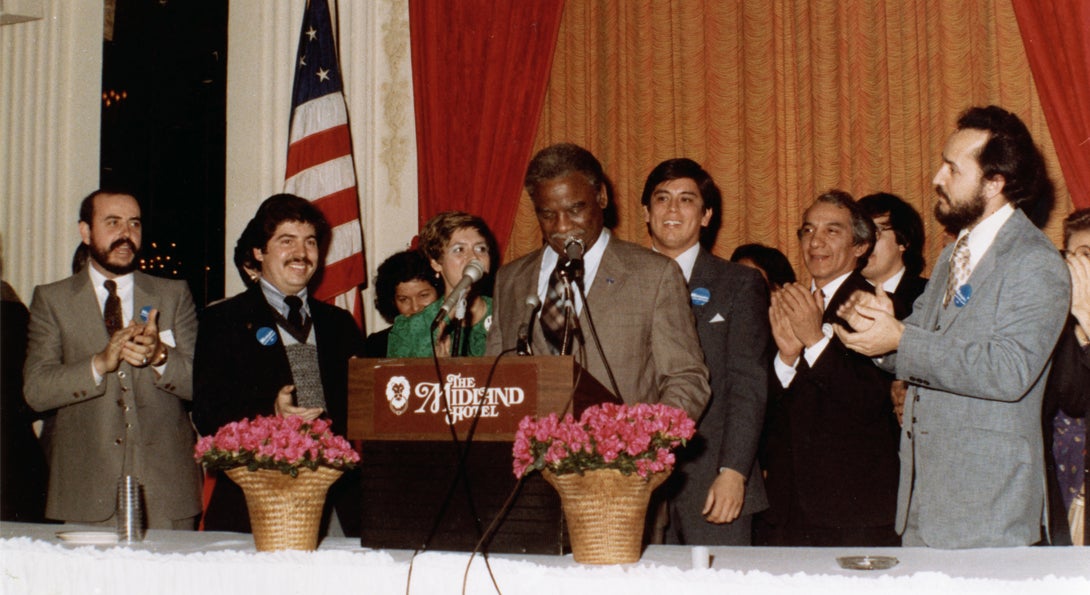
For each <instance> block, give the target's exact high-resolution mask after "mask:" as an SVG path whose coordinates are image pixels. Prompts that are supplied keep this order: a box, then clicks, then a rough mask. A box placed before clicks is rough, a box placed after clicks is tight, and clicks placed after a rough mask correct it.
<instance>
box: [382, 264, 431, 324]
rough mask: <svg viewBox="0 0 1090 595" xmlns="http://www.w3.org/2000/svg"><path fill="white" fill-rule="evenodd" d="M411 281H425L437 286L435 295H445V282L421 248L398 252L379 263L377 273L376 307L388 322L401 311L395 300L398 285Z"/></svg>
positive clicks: (391, 321) (391, 322)
mask: <svg viewBox="0 0 1090 595" xmlns="http://www.w3.org/2000/svg"><path fill="white" fill-rule="evenodd" d="M410 281H424V282H425V283H428V284H430V285H431V286H432V287H434V288H435V295H443V282H442V281H440V280H439V279H438V278H437V277H436V276H435V271H433V270H432V268H431V265H430V264H428V259H427V258H426V257H425V256H424V255H423V254H422V253H421V252H420V251H419V250H405V251H403V252H397V253H395V254H393V255H391V256H390V257H389V258H387V259H386V260H384V261H382V264H380V265H378V272H377V274H376V275H375V308H377V309H378V312H379V314H381V315H382V317H383V318H385V319H386V322H389V323H390V324H393V322H394V319H395V318H397V315H398V313H399V312H398V310H397V303H396V302H395V300H394V297H395V296H396V294H397V286H398V285H400V284H402V283H408V282H410Z"/></svg>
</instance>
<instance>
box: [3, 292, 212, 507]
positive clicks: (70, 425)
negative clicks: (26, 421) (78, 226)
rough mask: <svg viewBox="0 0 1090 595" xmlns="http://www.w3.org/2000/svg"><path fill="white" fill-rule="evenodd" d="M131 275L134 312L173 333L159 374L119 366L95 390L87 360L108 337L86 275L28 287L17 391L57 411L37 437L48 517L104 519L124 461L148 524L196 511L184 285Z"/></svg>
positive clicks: (190, 311) (191, 328)
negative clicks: (45, 473) (154, 315)
mask: <svg viewBox="0 0 1090 595" xmlns="http://www.w3.org/2000/svg"><path fill="white" fill-rule="evenodd" d="M134 277H135V278H134V289H133V309H134V310H136V311H139V310H141V309H142V308H143V307H144V306H151V307H152V308H158V310H159V331H160V333H163V332H165V331H171V332H172V333H173V335H174V341H175V343H176V346H175V347H173V348H172V349H171V351H170V359H169V360H168V361H167V363H166V368H165V369H164V371H163V376H162V377H160V376H159V375H158V374H157V373H156V372H155V370H154V369H153V368H152V367H151V366H145V367H142V368H133V367H132V366H130V365H129V364H127V363H124V362H122V363H121V366H120V367H119V368H118V369H117V370H116V371H115V372H111V373H110V374H106V375H105V377H104V378H103V380H102V383H101V384H99V385H97V386H96V385H95V380H94V377H93V375H92V373H91V358H92V357H93V356H94V355H95V353H97V352H98V351H101V350H102V348H103V347H104V346H105V345H106V343H107V342H108V341H109V335H108V334H107V332H106V327H105V324H104V323H103V320H102V310H101V308H100V306H99V303H98V298H97V297H96V296H95V289H94V287H93V286H92V283H91V277H90V275H89V273H88V272H87V271H84V272H81V273H78V274H76V275H73V276H71V277H69V278H67V279H64V280H62V281H58V282H56V283H52V284H49V285H42V286H39V287H38V288H36V289H35V290H34V298H33V300H32V301H31V305H30V330H29V336H30V338H29V341H30V343H29V347H28V351H27V361H26V367H25V368H24V380H25V384H24V394H25V396H26V400H27V403H29V404H30V406H31V407H33V408H34V409H35V410H37V411H51V410H55V412H56V415H55V418H54V419H53V421H52V423H49V424H47V425H46V431H45V435H43V442H44V443H46V444H47V445H49V448H48V452H47V456H48V458H49V495H48V497H47V502H46V516H47V517H49V518H54V519H60V520H65V521H89V522H90V521H102V520H106V519H107V518H109V517H110V516H111V515H112V514H114V510H115V508H116V505H117V480H118V478H119V477H120V476H121V475H122V465H123V464H125V465H126V466H129V467H130V468H131V470H132V471H131V472H132V474H134V475H136V476H138V477H139V478H140V482H141V483H142V484H143V485H144V496H145V500H146V507H145V511H146V512H147V513H148V518H149V521H151V522H152V523H153V526H154V525H155V523H156V519H169V520H179V519H185V518H188V517H193V516H196V515H198V514H200V511H201V501H200V489H201V487H200V486H201V474H200V470H199V468H198V466H197V465H196V464H195V463H194V461H193V445H194V442H195V434H194V431H193V425H192V423H190V420H189V414H188V411H187V409H188V405H189V403H188V402H189V401H190V399H191V397H192V392H193V391H192V386H193V385H192V361H193V345H194V341H195V338H196V331H197V316H196V313H195V311H194V308H193V298H192V297H190V294H189V289H188V287H187V286H186V284H185V282H184V281H172V280H168V279H160V278H158V277H152V276H149V275H145V274H143V273H140V272H136V273H134ZM126 451H128V455H126ZM126 456H130V457H132V459H130V460H128V461H126Z"/></svg>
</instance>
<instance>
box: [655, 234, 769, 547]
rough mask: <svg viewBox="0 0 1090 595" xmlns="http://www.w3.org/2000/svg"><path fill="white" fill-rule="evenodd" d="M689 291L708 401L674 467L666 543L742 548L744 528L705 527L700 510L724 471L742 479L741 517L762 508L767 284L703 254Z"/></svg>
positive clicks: (747, 540)
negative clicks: (705, 372)
mask: <svg viewBox="0 0 1090 595" xmlns="http://www.w3.org/2000/svg"><path fill="white" fill-rule="evenodd" d="M689 291H690V298H691V301H692V311H693V316H694V317H695V318H696V329H697V333H698V335H699V336H700V346H701V348H702V349H703V351H704V361H705V363H706V364H707V366H708V370H709V372H710V374H711V378H710V383H711V388H712V397H711V400H710V401H709V402H708V407H707V409H706V410H705V411H704V415H703V416H702V417H701V418H700V421H699V423H698V425H697V435H696V436H695V437H694V438H693V440H692V441H690V443H689V444H688V445H687V446H686V448H685V449H683V450H682V451H680V452H679V453H678V468H677V470H676V471H675V473H674V475H673V477H671V482H676V483H677V484H679V485H678V486H677V488H676V489H677V492H676V493H674V494H672V495H671V497H670V527H669V529H668V532H669V533H670V534H671V538H670V541H676V542H678V543H686V544H706V545H748V544H749V543H751V537H750V532H749V525H748V524H745V525H744V531H743V533H744V534H738V533H739V532H738V531H733V530H732V529H734V527H735V525H734V524H724V525H716V524H712V523H709V522H707V521H706V520H704V516H703V515H702V514H701V510H702V509H703V508H704V501H705V499H706V498H707V495H708V488H709V487H711V484H712V482H713V481H714V480H715V478H716V476H717V475H718V474H719V470H720V469H722V468H729V469H733V470H735V471H737V472H739V473H741V474H742V475H744V476H747V477H748V479H747V480H746V494H745V501H744V504H743V506H742V514H743V515H751V514H753V513H755V512H759V511H761V510H764V509H765V508H767V507H768V498H767V496H766V494H765V487H764V480H763V479H762V478H761V470H760V465H759V464H758V463H757V443H758V441H759V439H760V436H761V429H762V427H763V424H764V414H765V402H766V399H767V397H768V354H769V351H768V349H769V343H770V341H769V338H770V336H771V335H770V331H769V326H768V287H767V285H766V283H765V281H764V279H763V278H762V277H761V274H760V273H758V272H757V271H755V270H753V269H751V268H748V267H744V266H741V265H737V264H734V263H731V262H727V261H725V260H723V259H721V258H718V257H715V256H712V255H711V254H709V253H708V252H706V251H705V250H703V249H701V250H700V252H699V253H698V255H697V257H696V264H695V265H694V266H693V272H692V274H691V275H690V276H689ZM705 295H706V296H707V299H706V301H705V300H704V298H703V297H702V296H705ZM738 526H740V527H742V525H738Z"/></svg>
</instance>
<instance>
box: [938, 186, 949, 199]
mask: <svg viewBox="0 0 1090 595" xmlns="http://www.w3.org/2000/svg"><path fill="white" fill-rule="evenodd" d="M935 193H936V194H938V195H939V196H941V197H943V198H945V199H946V200H950V196H949V195H947V194H946V191H945V190H943V189H942V186H935Z"/></svg>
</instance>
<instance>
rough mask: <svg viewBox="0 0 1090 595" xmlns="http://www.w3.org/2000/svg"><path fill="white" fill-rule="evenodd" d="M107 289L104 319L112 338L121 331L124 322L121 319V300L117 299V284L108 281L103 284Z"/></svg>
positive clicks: (110, 280)
mask: <svg viewBox="0 0 1090 595" xmlns="http://www.w3.org/2000/svg"><path fill="white" fill-rule="evenodd" d="M102 286H103V287H105V288H106V292H107V295H106V305H105V307H103V309H102V319H103V320H104V321H105V322H106V332H107V333H109V334H110V335H111V336H112V335H113V334H114V333H116V332H117V331H119V330H121V327H122V326H124V322H123V321H122V317H121V298H119V297H117V283H116V282H115V281H114V280H113V279H107V280H106V282H105V283H103V284H102Z"/></svg>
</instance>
